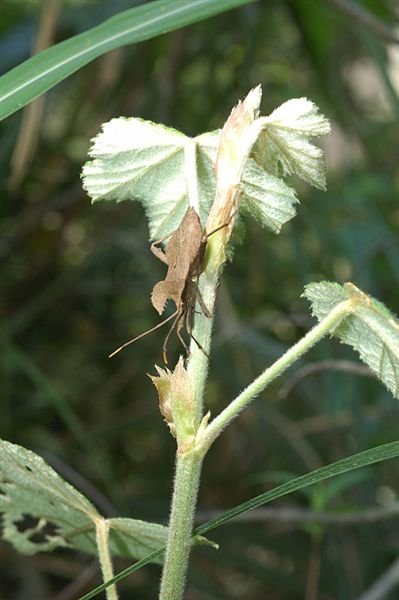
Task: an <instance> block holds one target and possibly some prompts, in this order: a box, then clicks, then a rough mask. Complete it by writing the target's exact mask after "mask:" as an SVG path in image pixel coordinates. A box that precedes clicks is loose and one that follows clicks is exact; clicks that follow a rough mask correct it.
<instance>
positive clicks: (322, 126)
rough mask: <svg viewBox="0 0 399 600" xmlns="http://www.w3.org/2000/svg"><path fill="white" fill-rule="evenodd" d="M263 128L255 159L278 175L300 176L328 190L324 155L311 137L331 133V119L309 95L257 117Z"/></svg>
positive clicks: (255, 148)
mask: <svg viewBox="0 0 399 600" xmlns="http://www.w3.org/2000/svg"><path fill="white" fill-rule="evenodd" d="M258 127H259V129H260V133H259V137H258V140H257V142H256V144H255V146H254V149H253V154H252V156H253V158H254V159H255V160H256V162H258V164H259V165H261V166H262V167H263V168H264V169H265V170H266V171H267V172H269V173H271V174H272V175H275V176H276V177H281V176H286V175H292V174H295V175H298V176H299V177H301V178H302V179H304V180H305V181H307V182H308V183H310V184H311V185H313V186H315V187H317V188H320V189H323V190H324V189H325V188H326V179H325V167H324V160H323V157H324V154H323V151H322V150H321V149H320V148H317V147H316V146H314V145H313V144H312V143H311V142H309V141H308V140H309V138H312V137H316V136H320V135H325V134H327V133H329V132H330V124H329V122H328V119H326V118H325V117H324V116H323V115H321V114H320V113H319V111H318V108H317V106H316V105H315V104H313V102H311V101H310V100H308V99H307V98H293V99H292V100H288V101H287V102H284V104H282V105H281V106H279V107H278V108H276V109H275V110H274V111H273V112H272V113H271V114H270V115H269V116H268V117H261V118H260V119H259V120H258Z"/></svg>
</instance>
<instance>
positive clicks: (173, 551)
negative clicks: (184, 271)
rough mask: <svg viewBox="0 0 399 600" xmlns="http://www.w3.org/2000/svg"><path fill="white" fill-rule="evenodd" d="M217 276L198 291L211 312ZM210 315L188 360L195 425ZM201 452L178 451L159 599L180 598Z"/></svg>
mask: <svg viewBox="0 0 399 600" xmlns="http://www.w3.org/2000/svg"><path fill="white" fill-rule="evenodd" d="M217 282H218V277H217V273H216V271H212V273H204V274H203V275H202V277H201V284H200V291H201V294H202V297H203V300H204V302H205V305H206V307H207V308H208V310H209V312H210V313H211V314H213V310H214V304H215V297H216V288H217ZM212 322H213V318H209V317H206V316H205V315H204V314H202V312H199V313H198V314H196V315H195V319H194V327H193V336H194V338H195V339H196V340H197V341H198V342H199V343H200V344H201V347H202V349H201V348H199V347H198V345H197V344H196V342H195V341H194V340H192V341H191V346H190V360H189V362H188V365H187V372H188V374H189V377H190V381H191V385H192V389H193V392H194V414H195V422H196V426H197V427H198V426H199V424H200V422H201V419H202V416H203V394H204V388H205V381H206V377H207V373H208V361H209V358H208V355H209V350H210V345H211V333H212ZM202 459H203V453H202V452H201V451H198V452H197V451H196V450H190V451H188V452H187V453H185V454H179V453H177V456H176V473H175V480H174V488H173V498H172V508H171V514H170V519H169V529H168V540H167V545H166V555H165V562H164V568H163V572H162V581H161V590H160V595H159V599H160V600H180V599H181V598H182V597H183V593H184V587H185V582H186V575H187V568H188V560H189V556H190V549H191V536H192V530H193V520H194V512H195V508H196V505H197V496H198V486H199V481H200V476H201V467H202Z"/></svg>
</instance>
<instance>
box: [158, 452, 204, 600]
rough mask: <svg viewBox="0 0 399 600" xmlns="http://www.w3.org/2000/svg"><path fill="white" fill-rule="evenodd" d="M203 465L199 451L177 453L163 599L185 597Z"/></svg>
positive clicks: (163, 578)
mask: <svg viewBox="0 0 399 600" xmlns="http://www.w3.org/2000/svg"><path fill="white" fill-rule="evenodd" d="M201 466H202V456H200V455H198V454H197V453H190V454H187V455H184V454H183V455H181V456H179V455H178V456H177V461H176V475H175V481H174V490H173V499H172V511H171V514H170V519H169V534H168V543H167V547H166V556H165V564H164V569H163V573H162V582H161V591H160V596H159V598H160V600H180V598H183V593H184V587H185V582H186V574H187V568H188V559H189V556H190V548H191V535H192V529H193V520H194V511H195V507H196V505H197V493H198V485H199V480H200V475H201Z"/></svg>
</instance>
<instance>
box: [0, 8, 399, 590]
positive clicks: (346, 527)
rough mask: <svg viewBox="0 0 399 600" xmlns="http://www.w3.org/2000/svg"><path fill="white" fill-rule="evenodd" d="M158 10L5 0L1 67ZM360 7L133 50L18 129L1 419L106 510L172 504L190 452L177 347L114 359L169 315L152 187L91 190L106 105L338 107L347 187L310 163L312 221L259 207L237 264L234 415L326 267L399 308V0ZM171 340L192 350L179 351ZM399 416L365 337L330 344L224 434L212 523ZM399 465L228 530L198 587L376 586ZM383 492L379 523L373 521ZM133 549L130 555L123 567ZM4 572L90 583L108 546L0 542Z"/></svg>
mask: <svg viewBox="0 0 399 600" xmlns="http://www.w3.org/2000/svg"><path fill="white" fill-rule="evenodd" d="M137 4H140V3H139V2H135V1H134V0H112V1H111V0H69V1H68V0H64V1H63V0H54V1H53V0H49V1H47V0H30V1H23V0H6V1H4V0H3V2H2V6H1V12H2V19H1V23H0V31H1V37H0V71H1V72H6V71H8V70H9V69H11V68H12V67H14V66H16V65H17V64H19V63H20V62H22V61H23V60H25V59H26V58H28V56H29V55H30V53H31V52H32V48H34V47H35V46H37V44H38V43H39V44H40V43H42V44H43V43H44V44H46V43H48V41H47V42H46V36H47V40H51V39H53V40H54V41H55V42H57V41H61V40H64V39H67V38H69V37H71V36H73V35H76V34H78V33H80V32H82V31H85V30H86V29H88V28H90V27H93V26H94V25H96V24H98V23H100V22H102V21H103V20H104V19H105V18H107V17H109V16H111V15H112V14H115V13H117V12H119V11H121V10H125V9H127V8H131V7H132V6H135V5H137ZM348 5H349V6H350V7H353V6H354V3H352V2H350V1H349V0H346V2H342V0H341V1H340V2H338V1H334V0H325V1H323V0H321V1H320V2H318V1H310V0H270V1H266V0H264V1H259V2H255V3H253V4H249V5H247V6H245V7H242V8H240V9H237V10H233V11H231V12H227V13H225V14H223V15H219V16H217V17H215V18H212V19H210V20H208V21H204V22H202V23H199V24H196V25H194V26H191V27H188V28H185V29H182V30H179V31H176V32H173V33H170V34H167V35H164V36H162V37H159V38H157V39H153V40H150V41H148V42H144V43H141V44H139V45H136V46H129V47H124V48H121V49H118V50H114V51H112V52H111V53H109V54H107V55H105V56H104V57H102V58H99V59H97V60H96V61H94V62H92V63H91V64H89V65H87V66H86V67H84V68H83V69H81V70H80V71H78V72H77V73H75V74H74V75H73V76H71V77H70V78H68V79H67V80H65V81H64V82H63V83H61V84H59V85H58V86H57V87H56V88H54V89H53V90H51V91H50V92H49V93H47V94H46V96H45V97H44V98H43V99H42V100H40V101H39V103H37V104H36V106H35V108H34V109H30V110H31V111H32V110H33V112H31V116H30V117H29V118H28V117H27V116H26V110H25V113H23V112H22V111H21V112H19V113H16V114H15V115H13V116H12V117H10V118H8V119H7V120H5V121H4V122H2V123H1V124H0V135H1V145H0V171H1V182H0V186H1V202H0V264H1V266H0V268H1V283H0V316H1V336H0V343H1V353H0V370H1V373H0V385H1V420H0V436H1V437H2V438H4V439H7V440H10V441H12V442H14V443H17V444H21V445H23V446H25V447H27V448H29V449H32V450H34V451H35V452H37V453H38V454H40V455H42V456H43V457H44V458H45V460H47V461H48V462H49V464H51V465H52V466H53V467H54V468H55V469H56V470H57V471H58V472H59V473H60V474H61V475H62V476H63V477H64V478H65V479H67V480H69V481H70V482H71V483H73V484H74V485H75V486H76V487H78V488H79V489H80V490H82V491H83V493H85V494H86V495H87V496H88V497H89V498H90V499H92V500H93V502H95V503H96V504H97V506H98V507H99V508H100V509H101V510H102V512H103V513H104V514H106V515H108V516H110V515H123V516H131V517H134V518H142V519H148V520H154V521H158V522H166V520H167V517H168V509H169V501H170V492H171V485H172V476H173V463H174V450H175V447H174V441H173V439H172V438H171V437H170V435H169V433H168V430H167V427H166V426H165V424H164V423H163V421H162V419H161V417H160V414H159V411H158V406H157V398H156V393H155V389H154V388H153V386H152V384H151V382H150V380H149V378H148V377H147V373H153V372H154V364H155V363H157V364H161V346H162V341H163V338H164V333H163V332H162V331H160V332H157V333H155V334H153V335H152V336H149V337H147V338H145V339H143V340H141V341H140V342H139V343H137V344H135V345H133V346H131V347H130V348H128V349H127V350H126V351H124V352H122V353H120V354H119V355H118V356H117V357H115V358H114V359H112V360H108V359H107V355H108V354H109V353H110V352H111V351H112V350H114V349H115V347H117V346H118V345H119V344H120V343H121V342H123V341H125V340H127V339H129V338H130V337H133V336H134V335H136V334H137V333H140V332H141V331H143V330H145V329H147V328H149V327H151V326H152V325H154V324H155V323H156V322H157V315H156V314H155V311H154V309H153V307H152V306H151V304H150V301H149V295H150V292H151V289H152V287H153V285H154V283H155V282H156V281H158V280H159V279H160V278H161V277H162V275H163V273H164V266H163V265H162V264H161V263H159V261H157V260H156V259H155V258H154V257H153V256H152V254H151V253H150V250H149V244H148V231H147V225H146V220H145V217H144V213H143V210H142V207H141V205H140V204H138V203H133V202H132V203H129V202H125V203H121V204H113V203H104V204H101V203H98V204H96V205H95V206H91V204H90V201H89V199H88V198H87V196H86V195H85V194H84V193H83V191H82V188H81V182H80V171H81V167H82V164H83V163H84V162H85V161H86V159H87V151H88V147H89V141H90V139H91V138H92V137H93V136H94V135H96V133H97V132H98V130H99V127H100V125H101V123H102V122H104V121H107V120H109V119H111V118H112V117H114V116H120V115H126V116H133V115H134V116H140V117H143V118H145V119H151V120H153V121H157V122H158V121H159V122H163V123H165V124H167V125H170V126H173V127H176V128H177V129H179V130H181V131H183V132H185V133H186V134H190V135H197V134H199V133H202V132H204V131H209V130H212V129H215V128H218V127H221V126H222V124H223V122H224V120H225V119H226V118H227V115H228V113H229V112H230V110H231V108H232V106H233V105H234V104H235V103H236V102H237V100H238V99H239V98H243V97H244V96H245V95H246V93H247V92H248V91H249V89H250V88H252V87H254V86H255V85H257V84H258V83H261V85H262V87H263V103H262V113H263V114H268V113H270V112H271V111H272V110H273V109H274V108H275V107H276V106H278V105H279V104H280V103H282V102H284V101H285V100H287V99H289V98H292V97H301V96H306V97H308V98H310V99H311V100H313V101H314V102H315V103H316V104H318V105H319V106H320V108H321V111H322V112H323V113H324V114H326V115H327V116H328V117H329V118H330V119H331V121H332V127H333V133H332V135H331V136H330V137H329V138H328V139H324V140H322V142H321V144H322V146H323V147H324V149H325V151H326V159H327V166H328V176H327V180H328V191H327V192H325V193H323V192H318V191H314V190H313V189H311V188H310V187H309V186H308V185H305V184H303V183H300V182H299V181H294V180H293V181H292V183H294V184H295V185H297V189H298V195H299V197H300V199H301V205H300V206H299V207H298V215H297V217H296V218H295V219H294V220H293V221H292V222H291V223H290V224H288V225H286V226H285V227H284V228H283V230H282V233H281V235H279V236H274V235H273V234H271V233H269V232H268V231H266V230H262V229H261V228H260V227H259V226H258V225H257V224H256V223H254V222H248V223H247V228H246V230H245V231H243V232H242V240H241V243H240V244H238V245H237V247H236V250H235V256H234V261H233V262H232V263H231V264H228V265H227V266H226V269H225V272H224V275H223V281H222V284H221V287H220V293H219V298H218V311H217V316H216V323H215V331H214V345H213V351H212V356H211V363H210V376H209V383H208V389H207V405H208V408H209V409H210V410H211V412H212V414H216V413H217V412H218V411H219V410H220V409H221V408H222V407H223V406H225V405H226V404H227V402H228V401H229V400H231V399H232V398H233V397H234V396H235V395H236V394H237V393H238V392H239V391H240V390H241V389H242V388H243V387H244V386H245V385H246V384H247V383H249V382H250V381H251V380H252V379H253V378H254V377H255V376H256V375H257V374H258V373H259V372H260V371H261V370H262V369H263V368H265V367H266V366H267V365H269V364H270V363H271V362H272V361H273V360H275V359H276V358H277V357H279V356H280V354H281V353H282V352H283V351H284V349H285V348H287V347H288V346H290V345H291V344H292V343H294V342H295V341H296V340H297V339H299V337H301V336H302V335H303V334H304V332H306V331H307V330H308V328H309V327H310V326H311V325H312V323H313V320H312V319H311V318H310V316H309V311H308V307H307V305H306V303H305V301H304V300H302V299H300V294H301V292H302V290H303V287H304V285H305V284H307V283H309V282H311V281H320V280H323V279H327V280H333V281H338V282H344V281H348V280H350V281H353V282H354V283H355V284H356V285H358V286H359V287H360V288H362V289H363V290H364V291H365V292H367V293H370V294H372V295H373V296H376V297H377V298H378V299H380V300H381V301H383V302H384V303H385V304H386V305H387V306H388V307H390V308H391V309H392V310H393V311H394V312H396V313H398V312H399V286H398V282H399V202H398V201H399V193H398V188H399V161H398V157H399V125H398V123H399V96H398V94H399V43H398V39H399V34H398V33H396V36H397V37H396V43H395V40H394V39H393V36H394V34H392V39H390V35H389V32H388V30H389V28H390V30H391V31H392V32H393V31H394V30H395V27H396V31H397V32H398V31H399V11H398V3H397V2H396V1H395V0H364V1H363V2H361V3H360V2H358V3H356V4H355V6H358V7H360V9H361V10H363V11H367V15H369V16H371V17H372V20H371V26H367V27H365V26H364V24H363V21H362V19H361V18H360V19H359V16H355V17H354V16H352V15H351V14H348V11H347V10H345V7H346V8H347V7H348ZM362 14H363V13H361V15H362ZM377 26H380V28H381V29H378V27H377ZM170 350H171V352H170V354H171V362H172V363H173V360H174V358H175V357H177V355H178V353H179V352H180V351H181V348H180V347H179V346H178V344H177V343H176V342H175V341H174V342H172V343H171V347H170ZM398 423H399V409H398V404H397V401H396V400H395V399H394V398H392V396H391V395H390V394H389V393H388V392H387V391H386V390H385V389H384V388H383V387H382V386H381V384H379V383H378V382H377V381H375V380H374V378H372V377H370V376H369V375H368V373H367V371H366V369H364V368H363V367H362V366H361V365H360V363H359V362H358V360H357V357H356V355H355V353H353V352H351V351H350V349H347V348H346V347H344V346H341V345H340V344H339V343H338V342H336V341H329V340H326V341H324V342H323V343H322V344H320V345H319V346H317V348H315V349H314V350H312V351H311V352H310V353H309V354H308V355H307V356H306V358H305V359H304V360H303V361H301V362H300V363H298V364H296V365H295V367H293V368H292V369H291V370H290V371H288V372H287V373H286V374H285V376H284V377H282V378H281V379H280V380H278V381H277V382H276V383H275V384H274V385H273V386H271V387H270V388H269V389H268V390H267V391H266V392H265V393H263V394H262V395H261V396H260V397H259V398H258V399H257V400H256V401H255V402H254V403H253V405H252V406H251V408H250V409H248V410H247V411H246V412H244V413H243V414H242V415H241V417H240V418H239V419H238V420H237V421H236V422H235V423H234V424H233V425H232V426H231V427H230V428H229V429H228V430H226V432H225V433H224V434H223V436H222V438H221V439H220V440H219V441H218V442H217V443H216V444H215V447H214V448H213V449H212V450H211V452H210V453H209V456H208V457H207V459H206V461H205V465H204V474H203V481H202V488H201V493H200V500H199V508H198V514H199V518H201V519H202V520H204V519H206V518H207V517H208V516H209V515H210V511H215V510H216V511H218V510H224V509H227V508H229V507H231V506H233V505H235V504H237V503H239V502H241V501H244V500H246V499H248V498H250V497H252V496H254V495H256V494H258V493H261V492H262V491H265V490H267V489H269V488H271V487H273V486H274V485H276V484H277V483H279V482H281V481H285V480H286V479H288V478H291V477H294V476H295V475H299V474H301V473H305V472H307V471H310V470H312V469H315V468H317V467H319V466H322V465H324V464H328V463H330V462H333V461H334V460H338V459H339V458H343V457H345V456H347V455H349V454H351V453H354V452H358V451H360V450H364V449H366V448H370V447H372V446H375V445H378V444H382V443H384V442H388V441H392V440H395V439H397V431H398ZM398 476H399V468H398V461H397V460H395V461H388V462H387V463H381V464H378V465H376V466H373V467H372V468H369V469H363V470H361V471H359V472H356V473H355V474H350V475H348V476H347V477H346V478H345V477H343V478H342V477H341V478H340V479H337V480H334V479H333V480H331V481H330V482H327V483H325V484H324V485H319V486H318V487H313V488H309V489H308V491H307V493H306V494H304V493H302V494H295V495H293V496H289V497H287V498H284V499H282V500H281V501H278V502H276V503H275V504H273V505H272V507H271V508H265V509H264V510H261V511H257V512H256V513H254V514H251V513H249V514H248V515H246V518H245V522H241V523H231V524H228V525H225V526H224V527H222V528H220V529H217V530H215V531H214V532H212V535H211V536H210V537H211V539H213V540H215V541H216V542H217V543H219V544H220V550H219V551H218V552H215V550H212V549H210V548H200V549H197V550H195V552H194V553H193V559H192V566H191V570H190V585H189V588H188V591H187V594H186V598H187V599H189V600H216V599H218V600H222V599H223V600H224V599H240V600H241V599H245V600H258V599H259V600H261V599H264V598H265V597H267V598H269V599H270V600H271V599H273V600H274V599H276V600H302V599H304V598H305V600H316V598H317V599H322V600H352V599H353V598H360V596H361V594H362V593H364V592H366V591H367V590H369V589H370V588H371V586H372V584H373V582H375V581H376V580H377V579H378V578H379V577H381V576H383V575H384V573H386V571H387V569H388V568H389V567H390V565H391V564H392V563H393V561H394V560H395V558H396V556H397V551H398V547H399V527H398V515H399V509H398V498H397V496H398V493H399V490H398V483H397V482H398ZM395 507H396V516H392V515H393V513H394V512H395ZM285 508H290V509H292V511H293V514H294V517H295V515H296V517H295V518H292V519H291V520H290V519H288V518H287V515H286V514H285V512H284V509H285ZM371 508H372V509H375V510H376V514H377V515H378V516H379V519H378V520H377V518H373V519H371V518H370V519H369V520H367V519H366V517H365V515H364V511H366V510H368V509H371ZM304 510H305V511H311V514H310V517H309V514H308V512H306V513H303V511H304ZM314 511H322V512H323V514H324V513H325V512H326V511H329V512H330V513H333V514H339V513H340V512H348V511H352V513H353V514H354V515H355V516H356V515H357V518H358V522H350V523H345V524H342V523H340V522H336V521H334V518H332V519H331V522H326V523H318V522H314V521H311V522H309V521H306V520H305V517H306V515H308V518H311V519H314V518H315V515H314ZM212 514H213V513H212ZM362 515H363V516H362ZM128 564H129V563H128V562H127V561H123V560H117V561H116V570H117V571H119V570H121V569H122V568H124V567H126V566H127V565H128ZM0 581H1V583H0V597H1V598H4V599H6V600H8V599H11V598H12V599H18V600H28V599H29V600H36V599H43V600H47V599H50V598H51V599H53V598H54V599H56V600H71V599H74V598H77V597H79V595H81V594H83V593H84V592H87V591H89V590H90V589H92V588H93V587H94V586H95V585H96V584H98V583H99V582H100V579H99V576H98V570H97V565H96V563H95V561H94V560H93V558H92V557H88V556H83V555H78V554H77V553H72V552H68V551H65V550H64V551H59V552H55V553H53V554H51V555H44V554H42V555H37V556H34V557H26V556H20V555H18V554H17V553H16V552H15V551H14V550H13V549H12V548H11V547H10V546H9V545H7V544H5V543H2V544H1V545H0ZM158 582H159V568H158V567H156V566H150V567H145V568H144V569H142V570H141V571H139V572H138V573H136V574H134V575H132V576H131V577H129V578H128V579H126V580H125V581H124V582H123V583H122V584H121V585H120V591H121V598H122V599H124V598H133V597H134V598H139V599H140V600H146V599H153V598H155V597H156V596H157V588H158ZM382 597H384V598H387V599H389V600H393V599H394V598H395V597H397V596H396V595H395V592H394V591H391V592H390V593H388V594H386V595H385V596H381V598H382Z"/></svg>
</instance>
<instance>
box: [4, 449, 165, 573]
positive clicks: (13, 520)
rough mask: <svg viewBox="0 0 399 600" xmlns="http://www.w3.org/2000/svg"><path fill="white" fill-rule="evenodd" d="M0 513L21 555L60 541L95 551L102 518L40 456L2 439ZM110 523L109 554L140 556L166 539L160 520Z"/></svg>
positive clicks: (6, 535)
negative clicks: (154, 521)
mask: <svg viewBox="0 0 399 600" xmlns="http://www.w3.org/2000/svg"><path fill="white" fill-rule="evenodd" d="M0 512H2V513H3V538H4V539H5V540H7V541H8V542H10V543H11V544H13V546H14V547H15V548H16V549H17V550H18V551H20V552H22V553H24V554H35V553H36V552H41V551H51V550H54V549H55V548H57V547H60V546H62V547H69V548H75V549H78V550H84V551H86V552H89V553H91V554H97V545H96V522H98V521H100V520H106V519H103V517H102V516H101V515H100V514H99V513H98V511H97V510H96V509H95V507H94V506H93V505H92V504H91V502H89V500H87V498H85V497H84V496H83V495H82V494H81V493H80V492H78V491H77V490H75V488H73V487H72V486H71V485H70V484H69V483H67V482H66V481H64V480H63V479H61V477H60V476H59V475H58V474H57V473H56V472H55V471H54V470H53V469H52V468H51V467H50V466H49V465H47V464H46V463H45V461H44V460H43V459H42V458H41V457H40V456H37V455H36V454H34V453H33V452H31V451H30V450H26V449H25V448H23V447H22V446H17V445H15V444H11V443H10V442H6V441H4V440H0ZM108 522H109V525H110V537H109V543H110V550H111V554H114V555H116V554H118V555H122V556H126V557H128V558H134V559H140V558H142V557H143V556H145V555H146V554H148V553H149V552H152V551H153V550H156V549H158V548H159V547H160V546H163V545H165V543H166V536H167V528H166V527H164V526H163V525H158V524H157V523H147V522H145V521H139V520H135V519H109V520H108ZM156 560H158V561H160V562H161V561H162V558H159V559H156Z"/></svg>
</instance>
